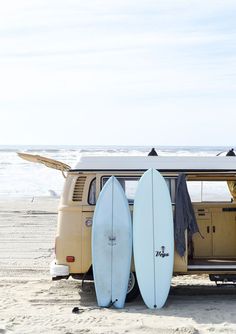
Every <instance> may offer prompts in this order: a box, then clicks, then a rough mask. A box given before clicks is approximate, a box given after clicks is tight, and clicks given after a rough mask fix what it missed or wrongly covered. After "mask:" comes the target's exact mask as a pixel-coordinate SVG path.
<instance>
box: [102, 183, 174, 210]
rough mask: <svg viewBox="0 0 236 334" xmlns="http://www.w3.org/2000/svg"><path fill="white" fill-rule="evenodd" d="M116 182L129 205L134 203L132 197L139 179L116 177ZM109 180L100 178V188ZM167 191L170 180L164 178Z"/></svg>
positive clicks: (169, 187) (169, 186)
mask: <svg viewBox="0 0 236 334" xmlns="http://www.w3.org/2000/svg"><path fill="white" fill-rule="evenodd" d="M116 178H117V180H118V181H119V183H120V184H121V186H122V188H123V190H124V192H125V195H126V197H127V199H128V202H129V204H133V202H134V197H135V192H136V189H137V186H138V181H139V179H140V177H135V176H133V177H132V176H116ZM108 179H109V176H106V177H103V178H102V187H103V186H104V185H105V183H106V182H107V180H108ZM165 181H166V183H167V186H168V189H169V191H171V179H168V178H166V179H165Z"/></svg>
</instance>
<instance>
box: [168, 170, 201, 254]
mask: <svg viewBox="0 0 236 334" xmlns="http://www.w3.org/2000/svg"><path fill="white" fill-rule="evenodd" d="M186 230H187V231H188V237H189V238H190V239H192V235H193V234H194V233H197V232H199V229H198V225H197V221H196V217H195V214H194V210H193V206H192V202H191V199H190V196H189V193H188V188H187V183H186V177H185V174H184V173H181V174H179V176H178V179H177V186H176V195H175V214H174V237H175V246H176V250H177V252H178V254H179V255H180V256H184V253H185V251H186V242H185V231H186Z"/></svg>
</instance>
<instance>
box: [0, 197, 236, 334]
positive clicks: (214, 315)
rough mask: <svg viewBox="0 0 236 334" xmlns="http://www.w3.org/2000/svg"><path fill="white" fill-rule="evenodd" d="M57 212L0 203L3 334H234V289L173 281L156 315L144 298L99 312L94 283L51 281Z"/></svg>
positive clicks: (37, 202) (33, 202)
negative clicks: (75, 312) (164, 303)
mask: <svg viewBox="0 0 236 334" xmlns="http://www.w3.org/2000/svg"><path fill="white" fill-rule="evenodd" d="M57 206H58V199H54V198H45V197H44V198H32V199H9V200H7V201H6V200H4V201H3V200H1V201H0V210H1V213H0V268H1V270H0V333H21V334H22V333H23V334H27V333H55V334H56V333H58V334H59V333H65V334H72V333H80V334H82V333H104V334H105V333H164V334H165V333H167V334H172V333H178V334H179V333H188V334H193V333H236V288H235V287H222V288H217V287H215V286H214V284H213V283H211V282H210V281H209V280H208V277H207V276H206V275H205V276H197V275H194V276H178V277H174V278H173V282H172V288H171V292H170V296H169V298H168V301H167V304H166V306H165V307H164V308H163V309H162V310H157V311H152V310H148V309H147V308H146V306H145V305H144V303H143V301H142V299H141V297H139V298H138V299H137V300H135V301H133V302H131V303H129V304H126V306H125V308H124V309H123V310H117V309H113V308H110V309H99V308H98V307H97V304H96V296H95V291H94V286H93V283H92V282H85V284H84V288H83V289H82V285H81V282H80V281H76V280H73V279H69V280H68V281H65V280H61V281H56V282H53V281H52V280H51V278H50V275H49V264H50V262H51V260H52V259H53V247H54V236H55V233H56V220H57V214H56V213H57ZM74 307H79V308H80V312H79V313H78V314H74V313H72V309H73V308H74Z"/></svg>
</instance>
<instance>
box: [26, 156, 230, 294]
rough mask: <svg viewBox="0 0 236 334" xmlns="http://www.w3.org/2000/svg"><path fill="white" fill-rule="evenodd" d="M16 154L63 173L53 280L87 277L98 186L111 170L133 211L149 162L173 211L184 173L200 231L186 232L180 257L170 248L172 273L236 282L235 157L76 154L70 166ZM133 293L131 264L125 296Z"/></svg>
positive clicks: (90, 271) (135, 284) (89, 277)
mask: <svg viewBox="0 0 236 334" xmlns="http://www.w3.org/2000/svg"><path fill="white" fill-rule="evenodd" d="M21 157H22V158H25V159H28V160H30V161H34V162H41V163H44V164H46V165H47V166H49V167H52V168H56V169H60V170H61V171H62V172H63V173H64V174H65V177H66V178H65V184H64V189H63V192H62V194H61V199H60V205H59V211H58V226H57V232H56V241H55V260H54V261H53V263H52V264H51V268H50V272H51V276H52V279H53V280H58V279H63V278H68V277H69V276H71V277H73V278H75V279H84V278H87V279H92V261H91V228H92V224H93V213H94V209H95V205H96V200H97V198H98V196H99V193H100V191H101V189H102V187H103V185H104V184H105V182H106V181H107V180H108V178H109V177H110V176H112V175H114V176H115V177H116V178H117V179H118V181H119V182H120V183H121V185H122V187H123V189H124V191H125V194H126V196H127V198H128V201H129V205H130V211H131V213H132V210H133V201H134V196H135V190H136V187H137V184H138V181H139V178H140V177H141V175H142V174H143V173H144V172H145V171H146V170H147V169H149V168H151V167H152V168H156V169H157V170H158V171H160V172H161V173H162V175H163V176H164V178H165V180H166V183H167V185H168V188H169V191H170V195H171V199H172V205H173V210H174V207H175V192H176V180H177V177H178V175H179V174H180V173H185V175H186V179H187V186H188V191H189V194H190V197H191V201H192V204H193V208H194V212H195V217H196V220H197V224H198V227H199V230H200V233H196V234H195V235H194V236H193V238H192V239H191V240H190V239H189V238H188V233H187V231H186V252H185V254H184V256H183V257H180V256H179V255H178V253H177V252H175V261H174V273H175V274H196V273H198V274H199V273H205V274H206V273H207V274H210V278H211V279H213V280H215V281H218V280H219V281H220V280H222V281H226V280H228V281H230V280H231V281H236V202H235V198H236V191H235V190H236V186H235V185H236V157H221V156H219V157H188V156H184V157H173V156H165V157H164V156H137V157H135V156H81V158H80V159H79V161H78V163H77V164H76V166H75V167H74V168H70V167H69V166H67V165H65V164H62V163H60V162H57V161H54V160H51V159H48V158H43V157H39V156H31V157H29V155H25V156H24V154H21ZM45 159H46V160H45ZM137 294H138V285H137V282H136V277H135V268H134V265H133V264H132V266H131V273H130V282H129V288H128V293H127V299H128V300H132V299H133V298H134V297H135V296H136V295H137Z"/></svg>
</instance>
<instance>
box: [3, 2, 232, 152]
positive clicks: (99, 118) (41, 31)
mask: <svg viewBox="0 0 236 334" xmlns="http://www.w3.org/2000/svg"><path fill="white" fill-rule="evenodd" d="M0 116H1V118H0V144H5V145H6V144H28V145H30V144H50V145H53V144H73V145H89V144H91V145H119V144H121V145H227V146H228V145H229V146H232V147H233V146H236V1H229V0H224V1H223V0H222V1H217V0H204V1H203V0H196V1H193V0H185V1H184V0H182V1H181V0H180V1H175V0H172V1H171V0H154V1H149V0H146V1H143V0H142V1H141V0H140V1H139V0H119V1H118V0H117V1H111V0H103V1H95V0H88V1H84V0H74V1H73V0H63V1H62V0H47V1H46V0H32V1H29V0H27V1H26V0H20V1H19V0H8V1H1V2H0Z"/></svg>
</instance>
